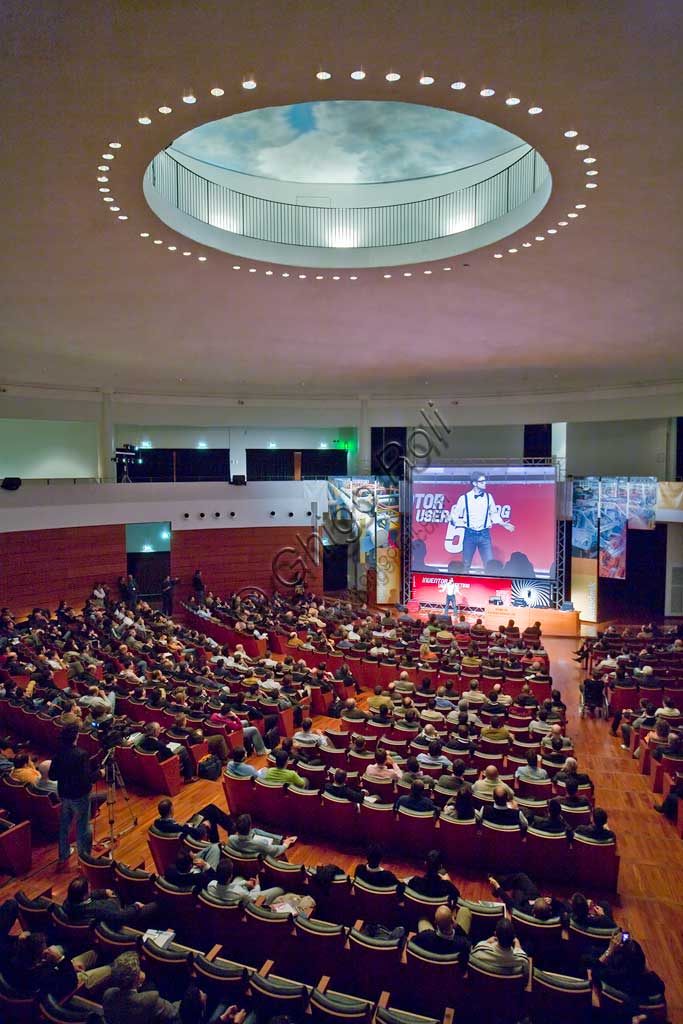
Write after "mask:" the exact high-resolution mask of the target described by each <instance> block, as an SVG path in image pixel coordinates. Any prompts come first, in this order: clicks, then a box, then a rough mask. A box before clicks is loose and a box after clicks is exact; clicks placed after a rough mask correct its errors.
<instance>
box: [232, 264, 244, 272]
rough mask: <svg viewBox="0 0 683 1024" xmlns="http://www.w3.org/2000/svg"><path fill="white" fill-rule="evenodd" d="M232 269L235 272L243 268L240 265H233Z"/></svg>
mask: <svg viewBox="0 0 683 1024" xmlns="http://www.w3.org/2000/svg"><path fill="white" fill-rule="evenodd" d="M232 269H233V270H241V269H242V268H241V266H240V265H239V263H234V264H233V267H232Z"/></svg>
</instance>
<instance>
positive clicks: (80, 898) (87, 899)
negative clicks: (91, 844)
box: [62, 875, 158, 929]
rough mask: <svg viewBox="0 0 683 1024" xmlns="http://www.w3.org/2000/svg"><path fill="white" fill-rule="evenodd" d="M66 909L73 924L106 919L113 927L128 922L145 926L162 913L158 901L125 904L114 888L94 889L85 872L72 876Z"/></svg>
mask: <svg viewBox="0 0 683 1024" xmlns="http://www.w3.org/2000/svg"><path fill="white" fill-rule="evenodd" d="M62 910H63V911H64V913H65V914H66V916H67V917H68V919H69V921H71V922H72V923H73V924H85V923H86V922H95V921H104V923H105V924H107V925H109V927H110V928H114V929H119V928H122V927H123V926H124V925H131V926H133V927H136V928H137V927H140V926H141V925H142V926H143V927H145V926H146V925H145V922H147V921H149V920H150V919H151V918H153V917H155V915H156V914H157V912H158V907H157V905H156V903H148V904H147V905H145V904H144V903H133V904H131V905H130V906H127V907H124V906H122V904H121V900H120V899H119V897H118V896H117V895H116V893H115V892H114V891H113V890H112V889H95V890H94V891H91V889H90V884H89V882H88V879H87V878H85V876H84V875H77V876H76V878H72V880H71V882H70V883H69V888H68V889H67V893H66V899H65V900H64V903H63V904H62Z"/></svg>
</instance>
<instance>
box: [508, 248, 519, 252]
mask: <svg viewBox="0 0 683 1024" xmlns="http://www.w3.org/2000/svg"><path fill="white" fill-rule="evenodd" d="M508 252H512V253H515V252H519V249H508Z"/></svg>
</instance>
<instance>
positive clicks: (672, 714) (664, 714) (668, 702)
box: [655, 697, 681, 719]
mask: <svg viewBox="0 0 683 1024" xmlns="http://www.w3.org/2000/svg"><path fill="white" fill-rule="evenodd" d="M655 717H656V718H674V719H679V718H680V717H681V712H680V711H679V710H678V708H677V707H676V703H675V701H674V699H673V697H665V698H664V700H663V701H662V706H661V707H659V708H657V710H656V711H655Z"/></svg>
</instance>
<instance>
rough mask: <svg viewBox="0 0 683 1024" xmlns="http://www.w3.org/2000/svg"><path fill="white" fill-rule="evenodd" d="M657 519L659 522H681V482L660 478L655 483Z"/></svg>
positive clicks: (682, 510)
mask: <svg viewBox="0 0 683 1024" xmlns="http://www.w3.org/2000/svg"><path fill="white" fill-rule="evenodd" d="M657 519H658V521H659V522H660V523H682V522H683V483H682V482H681V481H680V480H660V482H659V483H658V484H657Z"/></svg>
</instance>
